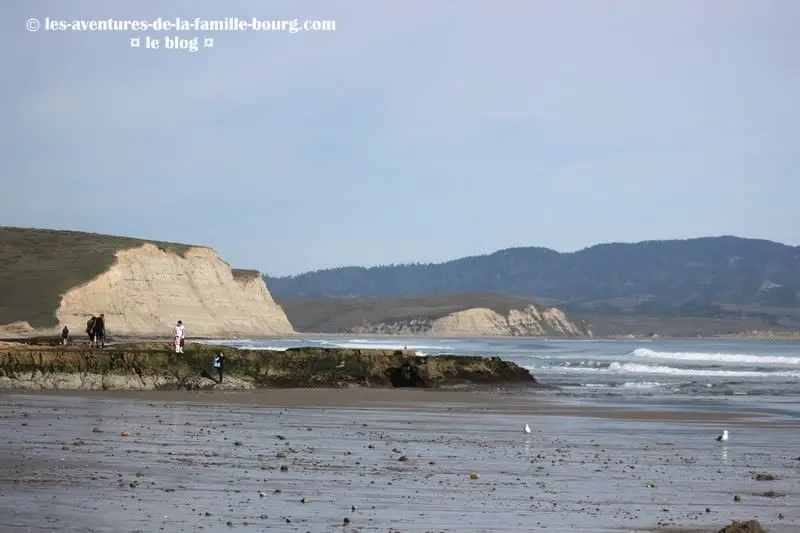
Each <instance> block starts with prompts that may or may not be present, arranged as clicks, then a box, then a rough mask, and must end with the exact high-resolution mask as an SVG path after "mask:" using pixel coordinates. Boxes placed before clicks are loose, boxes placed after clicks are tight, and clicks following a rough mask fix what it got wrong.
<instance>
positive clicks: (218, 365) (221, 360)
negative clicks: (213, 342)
mask: <svg viewBox="0 0 800 533" xmlns="http://www.w3.org/2000/svg"><path fill="white" fill-rule="evenodd" d="M214 369H216V371H217V374H219V383H222V373H223V372H224V371H225V354H224V353H222V352H219V355H218V356H216V357H215V358H214Z"/></svg>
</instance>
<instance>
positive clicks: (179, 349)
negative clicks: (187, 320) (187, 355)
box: [175, 320, 184, 353]
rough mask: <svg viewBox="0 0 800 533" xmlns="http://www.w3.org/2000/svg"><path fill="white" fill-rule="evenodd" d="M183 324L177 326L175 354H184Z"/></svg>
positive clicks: (179, 323)
mask: <svg viewBox="0 0 800 533" xmlns="http://www.w3.org/2000/svg"><path fill="white" fill-rule="evenodd" d="M183 336H184V332H183V322H181V321H180V320H178V323H177V324H175V353H183Z"/></svg>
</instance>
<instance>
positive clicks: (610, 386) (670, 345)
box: [215, 336, 800, 400]
mask: <svg viewBox="0 0 800 533" xmlns="http://www.w3.org/2000/svg"><path fill="white" fill-rule="evenodd" d="M217 342H218V341H215V343H217ZM222 344H228V345H231V346H236V347H241V348H248V349H263V350H286V349H287V348H294V347H302V346H316V347H328V348H335V347H338V348H361V349H370V348H373V349H403V348H407V349H409V350H414V351H415V352H416V353H417V354H418V355H423V356H433V357H435V356H437V355H444V354H454V355H481V356H498V357H500V358H502V359H504V360H508V361H513V362H514V363H517V364H519V365H521V366H523V367H525V368H527V369H528V370H530V371H531V372H532V373H533V374H534V376H536V379H537V380H538V381H539V382H541V383H543V384H546V385H551V386H554V387H557V388H558V389H557V390H558V391H560V392H561V393H563V394H569V395H595V396H596V395H603V396H608V395H643V394H647V395H652V394H658V395H664V394H666V395H677V396H684V397H697V396H719V395H742V396H774V397H787V398H786V399H787V400H789V399H790V398H788V397H793V396H800V342H797V341H787V340H749V339H743V340H728V339H724V340H722V339H691V340H686V339H654V340H543V339H522V338H498V339H493V338H480V339H471V338H457V339H454V338H453V339H450V338H430V337H391V338H385V337H384V338H363V337H356V336H353V337H346V336H330V337H324V336H313V337H312V336H309V337H306V338H304V337H287V338H272V339H268V340H251V339H235V340H228V341H223V342H222Z"/></svg>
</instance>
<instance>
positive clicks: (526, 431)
mask: <svg viewBox="0 0 800 533" xmlns="http://www.w3.org/2000/svg"><path fill="white" fill-rule="evenodd" d="M522 431H524V432H525V433H530V432H531V427H530V426H529V425H528V424H525V427H524V428H522ZM725 438H728V437H727V436H726V437H725Z"/></svg>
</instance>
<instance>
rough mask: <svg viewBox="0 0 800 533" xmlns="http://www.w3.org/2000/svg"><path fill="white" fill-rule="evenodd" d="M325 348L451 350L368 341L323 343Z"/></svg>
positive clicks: (407, 343)
mask: <svg viewBox="0 0 800 533" xmlns="http://www.w3.org/2000/svg"><path fill="white" fill-rule="evenodd" d="M324 344H325V345H326V346H330V347H333V348H352V349H355V350H403V349H406V348H407V349H409V350H436V351H440V350H452V348H451V347H449V346H442V345H432V344H416V343H412V342H392V343H387V342H379V341H369V340H362V339H354V340H345V341H324Z"/></svg>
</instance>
